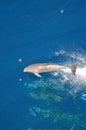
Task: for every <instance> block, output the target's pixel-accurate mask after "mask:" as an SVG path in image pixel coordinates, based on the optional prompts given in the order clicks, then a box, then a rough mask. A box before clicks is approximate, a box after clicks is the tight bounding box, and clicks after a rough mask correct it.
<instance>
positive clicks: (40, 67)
mask: <svg viewBox="0 0 86 130" xmlns="http://www.w3.org/2000/svg"><path fill="white" fill-rule="evenodd" d="M77 65H78V62H76V63H75V64H73V65H72V66H71V67H67V66H62V65H58V64H54V63H37V64H32V65H29V66H27V67H25V68H24V70H23V72H29V73H33V74H34V75H36V76H37V77H42V76H41V75H40V73H43V72H51V71H56V70H62V69H71V72H72V74H73V75H75V73H76V68H77Z"/></svg>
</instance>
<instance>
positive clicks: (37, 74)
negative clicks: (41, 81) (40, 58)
mask: <svg viewBox="0 0 86 130" xmlns="http://www.w3.org/2000/svg"><path fill="white" fill-rule="evenodd" d="M34 74H35V75H36V76H37V77H40V78H41V77H42V76H41V75H40V74H39V73H34Z"/></svg>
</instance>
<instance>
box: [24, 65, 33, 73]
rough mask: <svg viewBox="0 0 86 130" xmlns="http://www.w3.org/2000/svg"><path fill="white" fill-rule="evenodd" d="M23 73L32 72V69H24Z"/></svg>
mask: <svg viewBox="0 0 86 130" xmlns="http://www.w3.org/2000/svg"><path fill="white" fill-rule="evenodd" d="M23 72H32V69H31V67H28V66H27V67H25V68H24V70H23Z"/></svg>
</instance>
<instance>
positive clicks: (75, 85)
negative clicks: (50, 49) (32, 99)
mask: <svg viewBox="0 0 86 130" xmlns="http://www.w3.org/2000/svg"><path fill="white" fill-rule="evenodd" d="M55 56H57V58H59V57H60V56H63V57H64V59H65V57H66V59H67V58H68V61H67V60H66V61H63V65H65V66H70V67H71V65H72V64H74V62H79V65H78V67H77V69H76V75H75V76H73V75H72V73H71V69H64V70H62V71H56V72H54V73H52V74H53V76H54V77H55V78H56V77H57V78H58V76H59V75H60V76H61V78H62V79H63V80H60V78H59V80H60V82H61V83H63V85H64V84H65V83H67V82H68V83H69V84H70V88H72V89H70V93H72V94H73V93H77V92H78V91H80V90H82V89H86V54H85V53H82V52H67V51H65V50H60V51H58V52H57V51H56V52H55ZM71 58H72V59H71ZM71 86H72V87H71Z"/></svg>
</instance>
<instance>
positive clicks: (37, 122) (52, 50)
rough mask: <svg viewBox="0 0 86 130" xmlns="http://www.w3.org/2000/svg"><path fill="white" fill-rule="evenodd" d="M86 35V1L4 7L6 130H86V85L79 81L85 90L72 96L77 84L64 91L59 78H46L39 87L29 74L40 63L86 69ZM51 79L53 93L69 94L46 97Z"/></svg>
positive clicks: (1, 56) (0, 48)
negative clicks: (28, 68) (84, 66)
mask: <svg viewBox="0 0 86 130" xmlns="http://www.w3.org/2000/svg"><path fill="white" fill-rule="evenodd" d="M85 34H86V1H85V0H83V1H81V0H67V1H65V0H62V1H61V0H54V1H53V0H21V1H20V0H17V1H14V0H3V1H0V130H86V124H85V122H86V101H85V99H86V97H85V96H86V95H85V93H86V89H85V86H86V85H85V83H82V84H81V85H80V84H78V81H77V82H76V83H75V84H73V87H75V88H77V87H78V88H80V90H77V89H76V90H75V89H74V90H73V91H72V92H71V91H70V90H69V89H68V87H69V88H70V87H71V83H70V82H68V81H67V83H65V84H64V85H63V86H62V84H61V82H60V81H58V80H59V76H56V77H54V76H53V74H51V73H48V74H42V75H43V81H41V82H42V84H41V85H39V83H40V79H39V78H38V77H36V76H34V75H33V74H29V73H23V69H24V67H26V66H27V65H30V64H33V63H38V62H54V63H59V64H66V65H67V62H68V63H71V64H72V63H73V62H76V61H78V60H79V61H80V62H81V64H84V63H86V62H85V61H86V59H85V57H86V53H85V52H86V35H85ZM71 55H72V56H74V55H75V58H74V57H72V56H71ZM83 57H84V58H83ZM19 58H22V62H18V59H19ZM80 58H82V59H80ZM85 72H86V71H85ZM20 78H21V79H22V81H19V79H20ZM85 78H86V77H85ZM51 79H52V80H53V81H52V84H51V86H52V88H53V86H55V85H58V84H59V85H58V86H60V85H61V86H62V88H63V89H62V90H56V88H55V89H54V88H53V89H52V90H51V89H46V90H45V91H46V92H45V93H42V94H45V95H44V96H43V97H40V93H41V92H44V91H43V90H41V89H40V87H41V86H42V87H45V83H47V84H48V83H50V81H51ZM84 80H85V79H84ZM54 81H55V84H54ZM56 81H57V82H56ZM83 82H84V81H83ZM72 83H74V81H73V80H72ZM43 85H44V86H43ZM47 86H49V84H48V85H47ZM34 87H36V88H34ZM64 88H65V90H64ZM82 88H83V89H82ZM75 91H77V92H75ZM33 92H34V93H35V94H36V93H37V94H38V95H37V96H36V95H35V96H34V93H33ZM47 92H48V93H47ZM46 93H47V94H46ZM71 93H72V94H71ZM31 94H32V96H30V95H31ZM50 94H51V95H50ZM28 95H29V96H28ZM46 95H48V96H50V97H48V98H47V97H46ZM55 95H58V97H56V98H57V102H55V101H56V98H54V96H55ZM83 95H84V96H83ZM82 96H83V97H84V99H83V97H82ZM44 97H45V98H44ZM40 98H42V99H43V100H42V99H41V100H40ZM61 98H62V100H61ZM60 100H61V101H60ZM60 110H61V111H60ZM55 114H56V116H55ZM57 115H58V116H57ZM74 115H76V116H74ZM52 117H53V118H52ZM60 117H61V118H60ZM79 117H81V118H79ZM70 119H71V120H70ZM69 120H70V121H69ZM75 120H77V121H76V123H75V124H74V122H75ZM80 123H81V125H79V124H80Z"/></svg>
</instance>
